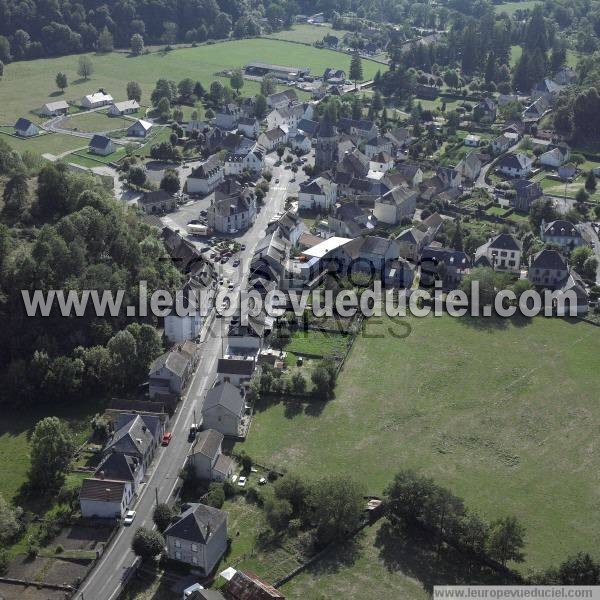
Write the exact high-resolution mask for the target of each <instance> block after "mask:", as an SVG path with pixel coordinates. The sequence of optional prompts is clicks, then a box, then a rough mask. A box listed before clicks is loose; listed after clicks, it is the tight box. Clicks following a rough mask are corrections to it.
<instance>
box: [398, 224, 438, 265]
mask: <svg viewBox="0 0 600 600" xmlns="http://www.w3.org/2000/svg"><path fill="white" fill-rule="evenodd" d="M432 241H433V237H430V235H429V233H428V231H421V230H420V229H419V228H418V227H411V228H410V229H405V230H404V231H403V232H401V233H400V234H398V236H397V237H396V243H397V244H398V254H399V256H400V257H402V258H404V259H407V260H412V261H414V262H417V261H418V260H419V257H420V256H421V251H422V250H423V248H424V247H425V246H427V245H428V244H430V243H431V242H432Z"/></svg>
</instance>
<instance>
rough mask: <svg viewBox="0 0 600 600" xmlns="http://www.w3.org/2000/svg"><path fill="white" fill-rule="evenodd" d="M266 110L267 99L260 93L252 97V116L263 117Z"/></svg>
mask: <svg viewBox="0 0 600 600" xmlns="http://www.w3.org/2000/svg"><path fill="white" fill-rule="evenodd" d="M267 110H268V106H267V99H266V98H265V97H264V96H263V95H262V94H258V95H257V96H256V98H255V99H254V116H255V117H256V118H257V119H263V117H264V116H265V115H266V114H267Z"/></svg>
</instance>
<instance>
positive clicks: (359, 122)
mask: <svg viewBox="0 0 600 600" xmlns="http://www.w3.org/2000/svg"><path fill="white" fill-rule="evenodd" d="M339 129H340V131H343V132H344V133H346V134H348V135H349V136H350V137H352V138H353V139H354V140H355V141H357V140H363V141H364V140H370V139H372V138H374V137H377V136H378V135H379V129H378V128H377V125H375V122H374V121H371V120H369V119H350V118H348V117H343V118H341V119H340V123H339Z"/></svg>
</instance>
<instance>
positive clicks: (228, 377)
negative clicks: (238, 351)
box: [217, 356, 255, 385]
mask: <svg viewBox="0 0 600 600" xmlns="http://www.w3.org/2000/svg"><path fill="white" fill-rule="evenodd" d="M254 366H255V365H254V358H253V357H251V356H250V357H248V356H241V357H238V356H231V357H230V356H226V357H224V358H220V359H219V360H218V361H217V381H219V382H221V383H225V382H229V383H232V384H233V385H243V384H244V383H248V382H249V381H250V378H251V377H252V373H254Z"/></svg>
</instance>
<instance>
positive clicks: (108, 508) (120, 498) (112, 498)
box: [79, 477, 133, 519]
mask: <svg viewBox="0 0 600 600" xmlns="http://www.w3.org/2000/svg"><path fill="white" fill-rule="evenodd" d="M132 498H133V491H132V489H131V484H130V483H129V482H127V481H113V480H110V479H102V478H97V477H90V478H89V479H84V480H83V483H82V485H81V490H80V492H79V505H80V507H81V516H82V517H84V518H98V519H121V518H122V517H123V515H124V514H125V511H126V510H127V507H128V506H129V504H130V502H131V500H132Z"/></svg>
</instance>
